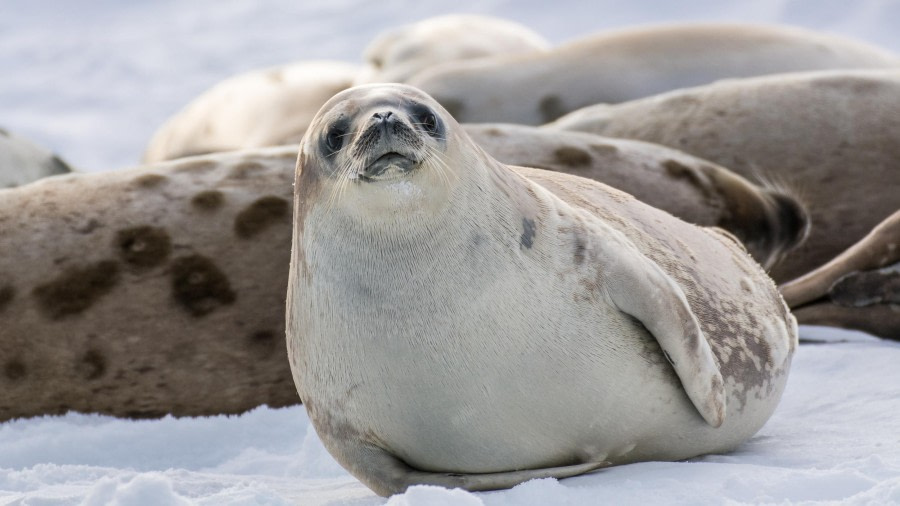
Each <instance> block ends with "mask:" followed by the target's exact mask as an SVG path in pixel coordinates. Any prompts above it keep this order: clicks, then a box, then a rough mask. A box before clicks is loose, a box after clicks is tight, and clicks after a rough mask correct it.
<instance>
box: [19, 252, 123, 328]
mask: <svg viewBox="0 0 900 506" xmlns="http://www.w3.org/2000/svg"><path fill="white" fill-rule="evenodd" d="M118 281H119V264H117V263H116V262H114V261H112V260H104V261H101V262H97V263H95V264H91V265H88V266H85V267H71V268H69V269H67V270H66V271H65V272H63V273H62V274H61V275H60V276H58V277H57V278H56V279H54V280H53V281H50V282H49V283H46V284H43V285H40V286H38V287H36V288H35V289H34V291H33V294H34V296H35V298H36V299H37V302H38V306H39V307H40V308H41V310H42V311H43V312H44V314H45V315H47V316H48V317H50V318H51V319H53V320H58V319H60V318H63V317H66V316H69V315H74V314H78V313H81V312H82V311H84V310H85V309H87V308H89V307H91V306H92V305H93V304H94V303H95V302H97V300H99V299H100V298H101V297H103V296H104V295H106V294H107V293H109V292H110V291H111V290H112V289H113V287H114V286H116V283H118Z"/></svg>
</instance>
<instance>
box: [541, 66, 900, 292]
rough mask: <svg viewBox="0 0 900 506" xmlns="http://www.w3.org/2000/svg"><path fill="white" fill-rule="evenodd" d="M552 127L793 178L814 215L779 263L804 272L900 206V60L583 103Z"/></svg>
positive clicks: (787, 271)
mask: <svg viewBox="0 0 900 506" xmlns="http://www.w3.org/2000/svg"><path fill="white" fill-rule="evenodd" d="M546 128H553V129H565V130H577V131H584V132H592V133H596V134H599V135H608V136H611V137H621V138H630V139H639V140H644V141H648V142H654V143H658V144H662V145H665V146H669V147H672V148H675V149H678V150H680V151H685V152H687V153H690V154H692V155H695V156H698V157H700V158H703V159H706V160H710V161H713V162H716V163H720V164H722V165H724V166H726V167H728V168H729V169H730V170H732V171H734V172H736V173H737V174H740V175H741V176H744V177H746V178H747V179H749V180H750V181H753V182H755V183H768V184H774V185H776V186H782V187H786V188H787V189H789V190H790V192H791V193H792V194H793V195H796V196H798V197H799V199H800V201H801V203H802V205H803V206H804V207H805V208H806V209H807V211H808V212H809V215H810V221H811V227H810V231H809V235H808V237H807V238H806V240H805V241H804V242H803V243H802V244H801V245H800V246H799V247H798V248H796V249H794V250H793V251H792V252H791V254H790V255H787V256H786V257H785V258H784V260H783V261H782V262H781V263H779V264H778V265H776V266H775V267H774V268H773V269H772V271H771V275H772V277H773V278H775V280H776V281H778V282H786V281H790V280H792V279H795V278H797V277H799V276H802V275H804V274H806V273H807V272H809V271H811V270H813V269H816V268H818V267H819V266H820V265H822V264H824V263H825V262H828V261H830V260H831V259H832V258H834V257H835V256H837V255H838V254H840V253H841V252H842V251H844V250H846V249H847V248H849V247H850V246H852V245H853V244H854V243H856V242H857V241H859V240H860V239H862V238H863V237H864V236H865V235H866V234H867V233H869V231H870V230H872V228H873V227H875V226H876V225H877V224H878V223H880V222H881V221H882V220H884V219H885V218H887V217H888V216H889V215H891V213H893V212H894V211H896V210H897V209H898V208H900V143H898V136H897V132H900V69H896V70H881V71H878V70H869V71H827V72H809V73H804V72H801V73H795V74H783V75H779V76H767V77H757V78H751V79H734V80H728V81H722V82H719V83H715V84H711V85H707V86H700V87H697V88H690V89H686V90H677V91H673V92H670V93H666V94H663V95H659V96H656V97H650V98H646V99H641V100H634V101H632V102H625V103H623V104H616V105H597V106H592V107H588V108H585V109H582V110H579V111H576V112H573V113H571V114H569V115H567V116H565V117H563V118H560V119H559V120H558V121H556V122H554V123H551V124H550V125H547V126H546Z"/></svg>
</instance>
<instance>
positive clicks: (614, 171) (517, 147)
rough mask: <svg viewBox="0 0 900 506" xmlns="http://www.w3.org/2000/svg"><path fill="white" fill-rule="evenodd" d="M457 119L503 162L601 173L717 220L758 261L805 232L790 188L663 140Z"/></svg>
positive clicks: (698, 218) (645, 196) (672, 207)
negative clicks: (756, 179)
mask: <svg viewBox="0 0 900 506" xmlns="http://www.w3.org/2000/svg"><path fill="white" fill-rule="evenodd" d="M463 127H464V128H465V130H466V133H467V134H468V135H469V137H470V138H472V140H473V141H475V143H476V144H478V145H479V146H480V147H481V148H483V149H484V150H485V151H487V153H488V154H489V155H491V156H492V157H494V158H495V159H496V160H498V161H500V162H503V163H505V164H509V165H519V166H523V167H535V168H539V169H549V170H555V171H558V172H565V173H567V174H574V175H576V176H581V177H586V178H589V179H593V180H595V181H600V182H601V183H604V184H608V185H610V186H612V187H613V188H616V189H619V190H622V191H624V192H626V193H630V194H631V195H633V196H634V197H635V198H637V199H638V200H640V201H641V202H644V203H646V204H650V205H651V206H653V207H656V208H659V209H662V210H664V211H667V212H669V213H671V214H672V215H674V216H675V217H677V218H681V219H682V220H684V221H686V222H688V223H693V224H695V225H701V226H717V227H720V228H723V229H725V230H727V231H728V232H731V233H732V234H734V235H735V236H736V237H737V238H738V239H740V240H741V242H742V243H743V244H744V246H746V247H747V250H748V252H749V253H750V255H751V256H753V258H755V259H756V261H757V262H759V263H760V264H762V265H763V267H767V268H768V267H771V266H772V265H775V264H776V263H777V262H778V261H779V260H780V259H781V257H782V256H783V255H784V254H785V252H787V251H790V250H791V249H792V248H793V247H795V246H796V245H797V244H799V243H800V242H801V241H802V240H803V238H804V237H805V236H806V231H807V228H808V225H809V221H808V218H807V216H806V212H805V211H804V210H803V208H802V206H801V205H800V203H799V202H798V201H797V200H796V199H795V198H793V197H792V196H790V195H787V194H785V193H783V192H782V191H780V190H774V189H764V188H761V187H759V186H756V185H754V184H753V183H751V182H749V181H747V180H746V179H744V178H742V177H740V176H738V175H735V174H733V173H732V172H731V171H729V170H728V169H726V168H725V167H722V166H720V165H716V164H714V163H711V162H708V161H706V160H702V159H700V158H696V157H693V156H690V155H687V154H685V153H682V152H680V151H676V150H674V149H670V148H667V147H665V146H660V145H658V144H651V143H649V142H640V141H632V140H623V139H613V138H609V137H600V136H597V135H592V134H587V133H582V132H568V131H556V130H547V129H544V128H539V127H532V126H524V125H509V124H469V125H463Z"/></svg>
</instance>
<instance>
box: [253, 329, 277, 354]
mask: <svg viewBox="0 0 900 506" xmlns="http://www.w3.org/2000/svg"><path fill="white" fill-rule="evenodd" d="M279 342H280V341H279V340H278V339H276V334H275V332H273V331H271V330H260V331H257V332H254V333H252V334H250V345H251V346H252V347H253V348H254V349H256V350H257V351H258V352H260V353H262V354H269V353H271V352H272V351H275V348H276V346H277V344H278V343H279Z"/></svg>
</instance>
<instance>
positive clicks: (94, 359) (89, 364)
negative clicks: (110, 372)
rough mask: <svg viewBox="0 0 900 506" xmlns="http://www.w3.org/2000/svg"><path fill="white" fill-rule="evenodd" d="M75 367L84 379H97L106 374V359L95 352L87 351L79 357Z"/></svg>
mask: <svg viewBox="0 0 900 506" xmlns="http://www.w3.org/2000/svg"><path fill="white" fill-rule="evenodd" d="M76 367H77V369H78V373H79V375H81V377H83V378H84V379H87V380H95V379H99V378H101V377H103V375H104V374H106V358H105V357H104V356H103V355H102V354H100V352H99V351H97V350H88V351H87V352H85V354H84V355H82V356H81V359H80V360H79V361H78V364H77V365H76Z"/></svg>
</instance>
